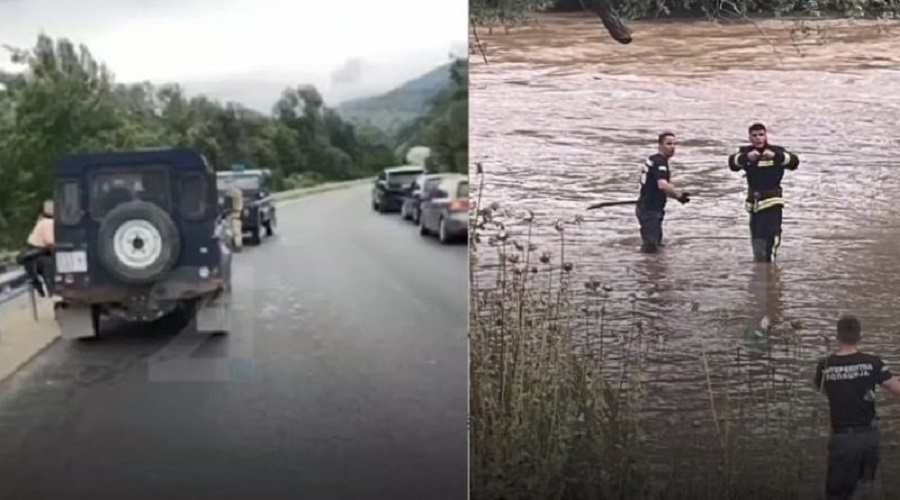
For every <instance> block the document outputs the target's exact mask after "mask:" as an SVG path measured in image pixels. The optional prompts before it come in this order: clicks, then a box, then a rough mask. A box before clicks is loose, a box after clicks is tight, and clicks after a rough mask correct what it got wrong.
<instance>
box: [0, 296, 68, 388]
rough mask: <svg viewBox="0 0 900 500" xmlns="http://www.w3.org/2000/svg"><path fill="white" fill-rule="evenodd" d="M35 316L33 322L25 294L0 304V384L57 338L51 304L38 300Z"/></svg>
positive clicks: (29, 300) (28, 301) (57, 332)
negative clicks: (36, 317) (36, 315)
mask: <svg viewBox="0 0 900 500" xmlns="http://www.w3.org/2000/svg"><path fill="white" fill-rule="evenodd" d="M37 313H38V319H37V321H35V319H34V314H33V312H32V309H31V298H30V297H29V294H27V293H24V294H22V295H21V296H19V297H17V298H15V299H13V300H11V301H9V302H6V303H4V304H2V305H0V382H2V381H3V380H5V379H6V378H7V377H9V376H10V375H12V374H13V373H15V372H16V370H18V369H19V368H21V367H22V366H23V365H25V364H26V363H28V362H29V361H30V360H31V359H32V358H34V356H36V355H37V354H38V353H40V352H41V351H42V350H43V349H44V348H45V347H47V346H49V345H50V344H51V343H53V341H54V340H56V339H57V338H58V337H59V326H58V325H57V323H56V320H55V319H54V318H53V302H52V301H50V300H47V299H41V298H38V299H37Z"/></svg>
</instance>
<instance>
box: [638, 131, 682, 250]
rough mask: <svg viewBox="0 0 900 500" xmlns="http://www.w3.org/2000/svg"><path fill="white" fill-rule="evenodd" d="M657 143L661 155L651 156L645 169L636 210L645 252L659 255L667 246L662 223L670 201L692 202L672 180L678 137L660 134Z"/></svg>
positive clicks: (658, 153)
mask: <svg viewBox="0 0 900 500" xmlns="http://www.w3.org/2000/svg"><path fill="white" fill-rule="evenodd" d="M657 144H658V151H657V153H656V154H654V155H650V156H649V157H647V159H646V160H645V161H644V165H643V166H642V167H641V183H640V186H641V193H640V196H639V197H638V202H637V208H636V209H635V214H636V215H637V219H638V223H639V224H640V225H641V241H642V244H641V251H642V252H644V253H656V252H658V251H659V249H660V247H662V246H663V242H662V237H663V232H662V223H663V218H664V217H665V214H666V200H667V198H674V199H676V200H678V201H679V203H682V204H684V203H687V202H689V201H691V199H690V194H689V193H687V192H684V191H681V190H679V189H676V188H675V186H674V185H673V184H672V183H671V181H670V179H671V172H670V170H669V158H671V157H672V156H674V155H675V145H676V141H675V134H673V133H671V132H663V133H662V134H659V137H657Z"/></svg>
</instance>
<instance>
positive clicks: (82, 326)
mask: <svg viewBox="0 0 900 500" xmlns="http://www.w3.org/2000/svg"><path fill="white" fill-rule="evenodd" d="M53 309H54V311H53V312H54V315H55V316H56V322H57V323H58V324H59V336H60V337H62V338H64V339H84V338H90V337H96V336H97V333H98V326H99V325H98V321H97V317H96V316H95V315H94V313H93V311H92V308H91V306H90V305H81V304H78V305H76V304H69V303H65V302H58V303H56V304H55V305H54V308H53Z"/></svg>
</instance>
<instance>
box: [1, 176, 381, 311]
mask: <svg viewBox="0 0 900 500" xmlns="http://www.w3.org/2000/svg"><path fill="white" fill-rule="evenodd" d="M372 181H373V179H357V180H352V181H346V182H333V183H328V184H321V185H319V186H313V187H309V188H301V189H291V190H289V191H281V192H278V193H274V194H273V195H272V198H273V199H274V200H275V201H276V202H281V201H287V200H293V199H295V198H300V197H302V196H305V195H308V194H315V193H324V192H327V191H334V190H336V189H342V188H345V187H352V186H357V185H360V186H361V185H365V184H368V183H371V182H372ZM10 260H11V258H10ZM4 269H5V270H4ZM29 291H30V292H34V290H33V289H32V287H31V283H30V281H29V279H28V276H27V275H26V274H25V270H24V269H21V268H19V267H18V266H15V265H14V264H12V265H11V264H10V263H0V305H3V304H5V303H6V302H9V301H11V300H14V299H16V298H18V297H20V296H22V295H24V294H25V293H28V292H29ZM34 300H35V299H34V294H33V293H32V301H34Z"/></svg>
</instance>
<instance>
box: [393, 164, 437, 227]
mask: <svg viewBox="0 0 900 500" xmlns="http://www.w3.org/2000/svg"><path fill="white" fill-rule="evenodd" d="M440 182H441V174H422V175H420V176H418V177H417V178H416V180H415V181H414V182H413V184H412V186H411V187H410V191H409V193H407V195H406V196H404V198H403V206H401V207H400V217H402V218H403V220H411V221H413V223H415V224H418V223H419V214H420V213H421V209H420V207H421V205H422V193H423V192H424V190H425V189H426V188H428V187H429V186H433V185H436V184H439V183H440Z"/></svg>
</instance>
